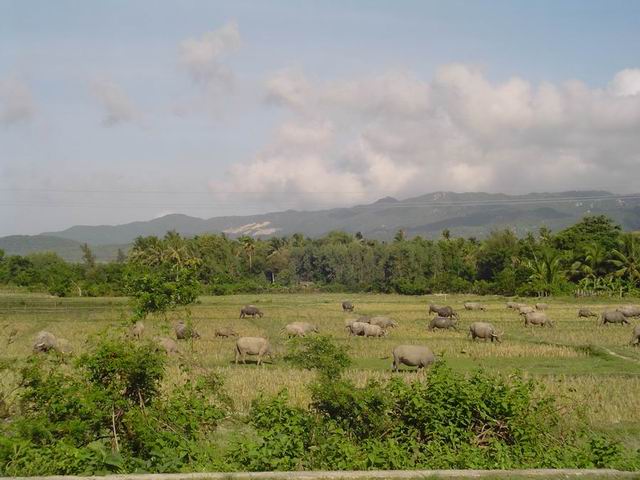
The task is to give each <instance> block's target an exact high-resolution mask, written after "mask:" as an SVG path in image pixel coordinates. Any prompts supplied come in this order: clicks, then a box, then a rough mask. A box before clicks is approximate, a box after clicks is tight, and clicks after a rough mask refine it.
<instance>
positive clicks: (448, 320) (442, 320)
mask: <svg viewBox="0 0 640 480" xmlns="http://www.w3.org/2000/svg"><path fill="white" fill-rule="evenodd" d="M456 323H457V321H456V319H455V318H454V317H433V319H432V320H431V322H429V330H430V331H432V332H433V331H434V330H435V329H436V328H440V329H443V330H448V329H450V328H453V329H454V330H457V329H458V326H457V325H456Z"/></svg>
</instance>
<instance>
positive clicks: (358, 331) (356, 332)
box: [346, 322, 369, 336]
mask: <svg viewBox="0 0 640 480" xmlns="http://www.w3.org/2000/svg"><path fill="white" fill-rule="evenodd" d="M368 325H369V324H368V323H364V322H351V323H349V324H348V325H347V327H346V328H347V329H348V330H349V335H351V336H362V335H364V328H365V326H368Z"/></svg>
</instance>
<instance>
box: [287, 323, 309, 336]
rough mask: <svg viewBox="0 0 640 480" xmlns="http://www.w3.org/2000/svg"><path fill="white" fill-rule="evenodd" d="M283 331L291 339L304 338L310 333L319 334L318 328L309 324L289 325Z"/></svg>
mask: <svg viewBox="0 0 640 480" xmlns="http://www.w3.org/2000/svg"><path fill="white" fill-rule="evenodd" d="M282 330H283V331H284V332H285V333H286V334H287V335H288V336H290V337H304V336H306V335H307V334H308V333H312V332H313V333H318V327H316V326H315V325H311V324H310V323H307V322H293V323H289V324H288V325H286V326H285V327H284V328H283V329H282Z"/></svg>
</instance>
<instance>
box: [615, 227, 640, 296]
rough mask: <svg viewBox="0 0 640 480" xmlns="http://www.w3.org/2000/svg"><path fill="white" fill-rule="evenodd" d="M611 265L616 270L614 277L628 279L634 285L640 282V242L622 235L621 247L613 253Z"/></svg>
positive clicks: (634, 237) (633, 236)
mask: <svg viewBox="0 0 640 480" xmlns="http://www.w3.org/2000/svg"><path fill="white" fill-rule="evenodd" d="M611 257H612V258H611V260H610V263H611V265H613V267H614V268H615V269H616V270H615V271H614V275H615V276H616V277H620V278H626V279H627V280H628V281H629V282H631V283H632V284H633V285H637V284H638V282H639V281H640V241H639V240H638V237H637V236H635V235H633V234H631V233H627V234H624V235H622V238H621V240H620V245H619V246H618V248H614V249H613V250H612V251H611Z"/></svg>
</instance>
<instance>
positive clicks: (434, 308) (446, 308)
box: [428, 303, 458, 318]
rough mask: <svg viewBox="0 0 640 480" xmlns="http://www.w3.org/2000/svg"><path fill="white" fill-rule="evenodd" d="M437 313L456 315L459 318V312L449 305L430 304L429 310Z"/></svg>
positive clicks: (447, 315)
mask: <svg viewBox="0 0 640 480" xmlns="http://www.w3.org/2000/svg"><path fill="white" fill-rule="evenodd" d="M428 313H436V314H438V316H439V317H455V318H458V314H457V313H456V312H454V310H453V308H451V307H449V306H448V305H447V306H444V307H439V306H438V305H434V304H432V303H431V304H429V312H428Z"/></svg>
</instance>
